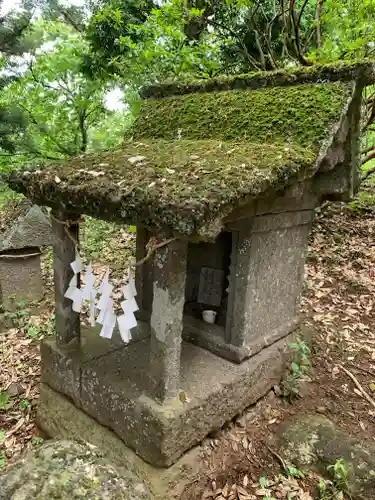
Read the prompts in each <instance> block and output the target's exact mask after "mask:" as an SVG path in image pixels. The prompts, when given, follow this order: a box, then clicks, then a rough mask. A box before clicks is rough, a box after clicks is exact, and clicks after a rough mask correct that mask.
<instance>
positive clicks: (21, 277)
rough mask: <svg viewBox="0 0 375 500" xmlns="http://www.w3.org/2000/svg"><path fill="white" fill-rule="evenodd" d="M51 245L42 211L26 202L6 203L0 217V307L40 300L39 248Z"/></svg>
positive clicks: (50, 236) (12, 306)
mask: <svg viewBox="0 0 375 500" xmlns="http://www.w3.org/2000/svg"><path fill="white" fill-rule="evenodd" d="M47 245H52V232H51V220H50V218H49V216H48V214H47V211H46V210H43V209H42V208H40V207H38V206H37V205H32V203H31V202H30V201H29V200H27V199H26V198H22V199H15V200H10V201H9V202H7V203H6V204H5V205H4V206H3V208H2V211H1V213H0V303H1V304H2V306H3V307H4V308H5V309H12V308H14V307H15V306H16V303H17V302H21V301H22V302H32V301H38V300H40V299H41V298H42V296H43V281H42V273H41V267H40V255H41V251H40V247H42V246H47Z"/></svg>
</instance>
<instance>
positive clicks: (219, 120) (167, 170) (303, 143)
mask: <svg viewBox="0 0 375 500" xmlns="http://www.w3.org/2000/svg"><path fill="white" fill-rule="evenodd" d="M347 80H348V81H343V82H341V81H336V82H328V83H316V84H315V85H312V84H309V83H304V84H295V85H289V86H278V87H274V88H273V87H267V88H263V89H260V90H253V91H251V90H248V89H245V90H231V91H219V92H218V91H215V92H206V93H197V94H189V93H187V94H185V95H178V96H172V97H166V98H163V99H160V100H155V99H149V100H147V101H145V102H144V103H143V104H142V107H141V111H140V115H139V117H138V119H137V120H136V122H135V124H134V127H133V128H132V129H131V131H130V133H129V134H128V135H129V137H128V139H127V140H126V141H125V142H124V144H123V147H122V148H121V149H119V150H116V151H110V152H105V153H100V154H91V155H86V156H82V157H79V158H75V159H73V160H71V161H69V162H67V163H65V164H64V163H61V164H58V165H52V166H51V167H48V168H44V169H43V170H39V171H34V172H23V173H22V172H20V173H16V174H13V175H12V176H11V177H10V179H9V185H10V187H12V188H13V189H14V190H16V191H18V192H21V193H23V194H25V195H26V196H28V197H29V198H30V199H31V200H32V201H33V202H35V203H38V204H40V205H47V206H50V207H52V208H53V209H56V210H61V209H63V210H65V211H67V212H68V213H69V212H70V213H76V214H87V215H91V216H93V217H98V218H101V219H106V220H112V221H117V222H123V223H126V224H135V225H142V226H145V227H147V228H149V229H150V230H156V231H160V230H168V231H169V232H172V233H173V234H175V235H179V236H185V237H198V238H201V239H212V238H215V237H216V236H217V235H218V234H219V232H220V231H221V229H222V224H223V219H224V218H225V217H226V216H227V215H229V214H230V213H231V212H232V211H233V210H235V209H236V208H237V207H239V206H241V205H242V204H244V203H247V202H249V201H250V200H253V199H254V198H257V197H259V196H260V195H264V194H265V193H266V192H267V191H268V190H274V189H283V188H285V187H286V186H289V185H291V184H292V183H293V182H297V181H298V180H302V179H305V178H309V177H311V176H312V175H314V174H315V172H316V171H317V170H318V168H319V166H320V163H319V162H320V161H321V160H322V158H321V155H323V156H324V154H325V150H324V148H322V146H323V145H324V144H326V143H327V144H328V143H329V142H330V140H332V139H333V136H335V130H334V125H338V124H339V123H340V120H341V118H342V115H343V114H346V113H348V107H347V106H348V104H349V102H351V98H352V96H353V87H354V82H353V81H351V80H350V79H349V78H348V79H347ZM360 90H361V85H359V91H360ZM357 101H358V100H357V99H355V100H354V104H355V105H359V103H358V102H357ZM350 133H351V134H354V133H355V127H354V128H351V129H350V132H349V134H350ZM345 134H346V132H345ZM130 137H131V139H132V140H130ZM343 137H345V135H344V136H343ZM351 139H352V138H351V137H347V141H348V144H350V141H351ZM341 140H343V139H341ZM340 148H343V149H344V148H345V145H344V144H340ZM351 154H352V156H353V162H354V161H355V158H354V156H355V151H354V149H353V151H352V153H351ZM318 157H319V161H316V160H317V158H318ZM350 165H351V162H350V161H348V168H351V166H350Z"/></svg>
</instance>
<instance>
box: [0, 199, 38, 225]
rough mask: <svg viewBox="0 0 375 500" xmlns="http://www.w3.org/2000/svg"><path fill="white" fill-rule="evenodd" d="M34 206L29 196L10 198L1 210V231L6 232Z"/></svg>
mask: <svg viewBox="0 0 375 500" xmlns="http://www.w3.org/2000/svg"><path fill="white" fill-rule="evenodd" d="M31 207H32V203H31V202H30V200H28V199H27V198H17V199H14V200H9V201H8V202H7V203H5V204H4V205H3V207H2V208H1V211H0V233H5V232H6V231H8V230H9V229H10V227H11V226H12V225H13V224H14V223H15V222H16V221H17V220H18V219H19V218H20V217H22V216H25V215H26V214H27V212H28V211H29V210H30V208H31Z"/></svg>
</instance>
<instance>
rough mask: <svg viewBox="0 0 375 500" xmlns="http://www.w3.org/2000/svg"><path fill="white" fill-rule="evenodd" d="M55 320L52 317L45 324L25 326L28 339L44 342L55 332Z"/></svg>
mask: <svg viewBox="0 0 375 500" xmlns="http://www.w3.org/2000/svg"><path fill="white" fill-rule="evenodd" d="M54 327H55V318H54V316H51V317H49V318H48V320H47V321H46V322H45V323H42V324H39V325H30V326H25V333H26V337H27V338H29V339H33V340H42V339H43V338H45V337H48V336H51V335H52V334H53V332H54Z"/></svg>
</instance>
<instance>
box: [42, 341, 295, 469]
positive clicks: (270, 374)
mask: <svg viewBox="0 0 375 500" xmlns="http://www.w3.org/2000/svg"><path fill="white" fill-rule="evenodd" d="M287 339H288V337H286V338H284V339H282V340H280V341H278V342H275V343H274V344H273V345H271V346H269V347H267V348H265V349H263V350H262V351H261V352H260V353H258V354H256V355H255V356H253V357H251V358H250V359H248V360H246V361H244V362H243V363H241V364H235V363H232V362H230V361H228V360H225V359H222V358H219V357H218V356H215V355H214V354H212V353H211V352H209V351H207V350H204V349H202V348H200V347H198V346H195V345H192V344H189V343H186V342H183V347H182V355H181V373H180V390H181V392H180V395H179V396H177V397H176V398H175V399H174V400H170V401H166V402H164V403H163V404H159V403H157V402H155V400H154V399H153V398H152V397H151V395H148V394H149V393H148V388H149V380H148V373H149V340H148V339H145V340H141V341H138V342H135V343H133V344H130V345H128V346H125V347H121V348H118V347H117V348H115V347H113V350H111V351H109V352H107V353H106V354H99V353H100V349H98V345H97V343H95V345H96V347H95V348H93V347H92V346H91V349H87V348H86V349H81V350H79V349H78V353H77V350H76V349H70V350H69V349H62V348H58V347H57V346H56V344H55V343H54V341H53V340H48V341H47V342H44V343H43V344H42V366H43V368H42V382H43V383H44V385H43V387H44V389H43V391H44V396H43V395H42V398H41V403H40V408H39V422H40V424H41V427H42V428H43V429H45V430H46V431H47V433H48V434H50V435H52V436H56V435H59V434H58V432H57V428H58V427H59V425H60V424H59V421H60V420H61V419H62V417H61V413H64V412H62V410H60V409H59V407H60V406H63V407H64V408H66V407H67V404H68V403H67V400H66V399H65V398H64V399H63V400H61V398H59V397H58V393H60V394H64V395H65V396H67V397H68V398H69V399H70V401H71V403H69V404H70V406H71V410H72V412H73V409H74V410H75V409H78V408H79V409H80V410H83V412H85V413H86V414H87V415H90V416H91V417H93V418H94V419H95V421H96V422H98V424H102V425H103V426H105V427H107V428H109V429H111V431H113V432H114V433H115V434H116V435H117V436H118V438H119V439H120V440H121V442H123V443H124V444H123V445H124V447H125V446H128V447H129V448H131V449H132V450H134V451H135V453H136V454H137V455H139V456H140V457H141V458H142V459H143V460H145V461H146V462H148V463H150V464H152V465H153V466H156V467H169V466H171V465H172V464H175V463H176V462H177V461H178V459H179V458H180V457H181V456H182V455H183V454H184V453H185V452H187V451H188V450H190V449H191V448H193V447H194V446H195V445H197V444H198V443H200V442H201V441H202V440H203V439H204V438H205V437H206V436H207V435H208V434H209V433H210V432H212V431H214V430H217V429H219V428H221V427H222V426H223V425H224V424H225V422H227V421H229V420H231V419H232V418H233V417H235V416H236V415H237V414H239V413H240V412H242V411H243V410H244V409H245V408H246V407H248V406H249V405H251V404H253V403H255V402H256V401H257V400H259V399H260V398H261V397H262V396H263V395H265V394H266V393H267V392H268V391H269V390H270V389H271V388H272V387H273V386H274V385H275V384H276V383H277V382H278V381H279V380H280V378H281V376H282V373H283V367H284V357H285V356H284V352H285V350H284V347H285V344H286V342H287ZM97 340H98V339H97ZM99 340H103V339H99ZM105 345H108V344H105ZM47 385H48V386H49V387H50V388H51V389H54V391H57V392H51V389H47ZM62 401H64V403H62ZM64 411H65V410H64ZM72 412H71V413H66V415H67V424H66V426H70V437H74V436H81V437H84V439H86V440H88V441H90V437H91V434H92V425H91V424H90V425H88V426H87V427H85V426H82V429H78V428H77V427H78V423H77V422H78V418H75V417H74V414H75V411H74V412H73V413H72ZM68 415H70V416H69V418H68ZM47 417H48V418H47ZM82 418H83V417H82ZM82 418H81V420H82ZM49 421H50V422H49ZM48 422H49V423H48ZM64 425H65V424H64ZM68 431H69V429H68V428H67V432H68ZM189 453H190V452H189Z"/></svg>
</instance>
